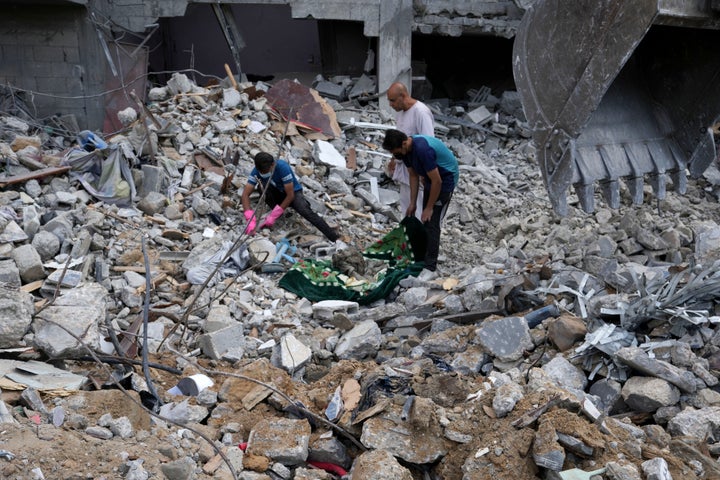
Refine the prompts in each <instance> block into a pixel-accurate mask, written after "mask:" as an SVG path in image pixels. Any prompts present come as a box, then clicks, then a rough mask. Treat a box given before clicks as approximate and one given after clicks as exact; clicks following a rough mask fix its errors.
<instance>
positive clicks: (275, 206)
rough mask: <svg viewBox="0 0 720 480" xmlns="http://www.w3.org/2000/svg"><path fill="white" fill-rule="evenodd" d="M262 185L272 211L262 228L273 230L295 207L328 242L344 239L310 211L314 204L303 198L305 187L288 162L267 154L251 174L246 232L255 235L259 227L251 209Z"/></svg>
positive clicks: (258, 158) (247, 187) (245, 206)
mask: <svg viewBox="0 0 720 480" xmlns="http://www.w3.org/2000/svg"><path fill="white" fill-rule="evenodd" d="M258 185H260V189H261V191H263V190H264V191H265V203H266V204H267V205H268V207H271V208H272V211H271V212H270V213H269V214H268V216H267V217H265V220H263V221H262V222H261V223H260V227H259V228H263V227H267V228H269V227H272V226H273V224H274V223H275V221H276V220H277V219H278V218H280V215H282V214H283V212H284V211H285V209H286V208H288V207H292V208H293V209H294V210H295V211H296V212H297V213H299V214H300V216H301V217H303V218H304V219H305V220H307V221H308V222H310V223H311V224H313V225H314V226H315V227H316V228H317V229H318V230H320V231H321V232H322V233H323V235H325V236H326V237H327V238H328V240H330V241H333V242H334V241H335V240H337V239H338V238H340V235H338V233H337V232H336V231H335V230H334V229H332V228H330V225H328V224H327V223H326V222H325V220H323V219H322V217H320V215H318V214H317V213H315V212H314V211H313V210H312V208H310V203H309V202H308V201H307V200H306V199H305V195H303V189H302V185H300V182H298V180H297V178H296V177H295V173H293V171H292V168H290V165H289V164H288V163H287V162H286V161H285V160H278V161H277V162H276V161H275V159H274V158H273V156H272V155H270V154H269V153H267V152H260V153H258V154H257V155H255V168H253V170H252V172H250V176H249V177H248V181H247V184H246V185H245V188H244V189H243V192H242V206H243V210H244V211H245V212H244V215H245V220H247V221H248V224H247V227H246V228H245V232H246V233H248V234H250V235H253V234H254V233H255V226H256V224H257V215H255V211H254V210H251V209H250V194H251V193H252V192H253V190H255V188H257V187H258Z"/></svg>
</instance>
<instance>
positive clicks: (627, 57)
mask: <svg viewBox="0 0 720 480" xmlns="http://www.w3.org/2000/svg"><path fill="white" fill-rule="evenodd" d="M663 15H665V14H664V13H663V12H660V11H659V10H658V2H657V0H634V1H632V2H628V1H625V0H604V1H598V0H577V1H567V0H537V1H536V2H535V3H534V4H533V5H532V6H531V7H530V8H529V9H528V10H527V11H526V12H525V15H524V17H523V20H522V22H521V24H520V26H519V27H518V31H517V34H516V37H515V44H514V51H513V73H514V76H515V83H516V86H517V89H518V92H519V94H520V98H521V101H522V103H523V108H524V110H525V115H526V117H527V119H528V122H529V124H530V127H531V129H532V130H533V140H534V142H535V144H536V151H537V160H538V163H539V167H540V169H541V172H542V175H543V180H544V181H545V186H546V188H547V191H548V194H549V197H550V201H551V204H552V206H553V209H554V210H555V212H556V213H557V214H559V215H563V216H564V215H567V213H568V202H567V193H568V190H569V188H570V187H571V186H573V187H574V188H575V191H576V193H577V196H578V200H579V203H580V206H581V208H582V209H583V210H585V211H586V212H592V211H593V210H594V208H595V205H594V203H595V185H596V184H597V185H599V186H600V192H601V193H602V195H603V197H604V199H605V201H606V202H607V204H608V206H610V207H611V208H617V207H619V205H620V202H621V198H620V197H621V181H622V183H623V184H624V185H626V187H627V191H628V192H629V194H630V197H631V199H632V201H633V202H634V203H642V201H643V196H644V189H643V185H644V181H648V182H649V183H650V185H651V186H652V187H653V190H654V192H655V195H656V196H657V197H658V198H660V199H662V198H664V195H665V188H666V183H668V182H672V185H673V187H674V188H675V190H676V191H678V192H679V193H685V188H686V184H687V179H686V171H687V170H689V171H690V174H691V175H693V176H699V175H701V174H702V172H703V171H704V170H705V169H706V168H707V167H708V166H709V164H710V162H712V161H713V159H714V158H715V155H716V153H715V141H714V137H713V134H712V131H711V130H710V129H709V127H710V126H711V125H712V124H713V123H715V122H716V119H717V118H718V114H720V88H718V82H719V81H720V37H719V36H718V32H717V31H716V30H714V29H712V28H706V29H693V28H684V27H676V26H666V25H657V22H658V19H659V18H661V17H662V16H663ZM716 28H717V27H716Z"/></svg>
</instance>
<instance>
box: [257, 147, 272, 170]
mask: <svg viewBox="0 0 720 480" xmlns="http://www.w3.org/2000/svg"><path fill="white" fill-rule="evenodd" d="M274 161H275V159H274V158H273V156H272V155H270V154H269V153H267V152H260V153H258V154H257V155H255V168H257V169H258V171H259V172H261V173H265V172H267V171H268V170H270V168H272V164H273V162H274Z"/></svg>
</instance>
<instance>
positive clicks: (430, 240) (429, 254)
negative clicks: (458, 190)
mask: <svg viewBox="0 0 720 480" xmlns="http://www.w3.org/2000/svg"><path fill="white" fill-rule="evenodd" d="M452 194H453V192H440V196H439V197H438V199H437V201H436V202H435V205H433V212H432V216H431V217H430V220H429V221H427V222H425V230H426V231H427V250H426V252H425V268H426V269H427V270H431V271H433V272H434V271H435V270H436V269H437V258H438V254H439V253H440V224H441V223H442V220H443V218H445V214H446V213H447V208H448V204H449V203H450V199H451V198H452ZM428 195H430V185H425V195H424V197H423V208H424V207H425V206H426V205H427V202H428Z"/></svg>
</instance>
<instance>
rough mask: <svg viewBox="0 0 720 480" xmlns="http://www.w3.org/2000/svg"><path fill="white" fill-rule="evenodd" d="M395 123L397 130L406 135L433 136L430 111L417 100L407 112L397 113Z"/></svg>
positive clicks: (433, 128)
mask: <svg viewBox="0 0 720 480" xmlns="http://www.w3.org/2000/svg"><path fill="white" fill-rule="evenodd" d="M395 123H396V124H397V129H398V130H400V131H401V132H405V134H406V135H427V136H428V137H434V136H435V126H434V125H433V123H434V122H433V114H432V111H431V110H430V108H429V107H428V106H427V105H425V104H424V103H422V102H421V101H419V100H418V101H417V102H415V104H414V105H413V106H412V107H410V108H408V109H407V110H400V111H399V112H397V114H396V116H395Z"/></svg>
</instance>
